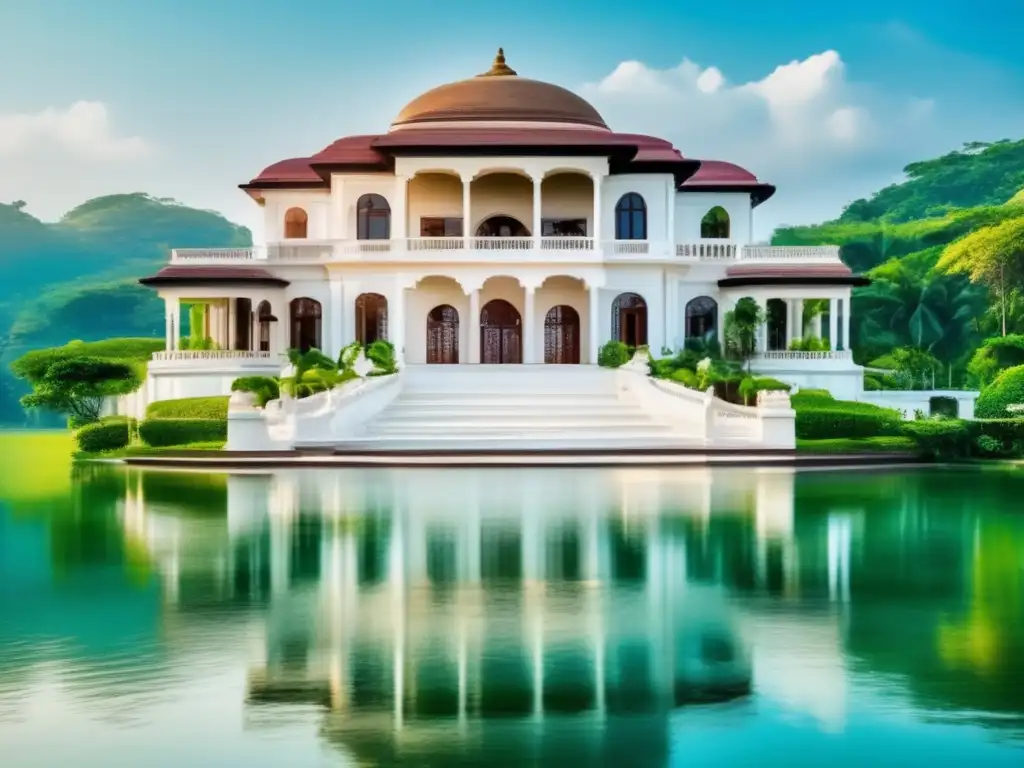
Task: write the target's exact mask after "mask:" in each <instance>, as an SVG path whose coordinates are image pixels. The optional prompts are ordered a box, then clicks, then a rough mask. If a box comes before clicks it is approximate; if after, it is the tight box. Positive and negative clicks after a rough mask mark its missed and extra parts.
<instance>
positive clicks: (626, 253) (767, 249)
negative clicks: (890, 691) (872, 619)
mask: <svg viewBox="0 0 1024 768" xmlns="http://www.w3.org/2000/svg"><path fill="white" fill-rule="evenodd" d="M481 257H483V258H485V259H486V260H487V261H489V262H498V263H500V262H502V261H506V262H510V263H512V262H515V263H521V262H531V261H537V262H548V261H558V262H581V263H593V262H623V261H624V262H658V263H679V262H684V263H720V264H738V263H743V264H765V263H767V264H778V265H782V264H834V263H839V261H840V258H839V246H835V245H821V246H773V245H740V244H738V243H734V242H731V241H721V240H704V241H697V242H692V243H675V244H672V243H669V242H666V241H658V240H605V241H597V240H596V239H595V238H592V237H539V238H538V237H410V238H404V239H395V240H317V241H313V240H293V241H286V242H281V243H270V244H268V245H265V246H254V247H250V248H179V249H176V250H173V251H171V263H172V264H183V265H196V266H201V265H233V264H241V263H253V262H257V263H271V264H322V263H326V262H332V263H345V262H369V263H373V262H389V261H403V262H434V261H449V262H472V261H477V260H479V259H480V258H481Z"/></svg>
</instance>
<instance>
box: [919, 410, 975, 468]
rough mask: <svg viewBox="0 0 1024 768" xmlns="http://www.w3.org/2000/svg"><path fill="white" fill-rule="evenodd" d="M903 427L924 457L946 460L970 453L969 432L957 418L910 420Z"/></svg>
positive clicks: (962, 456)
mask: <svg viewBox="0 0 1024 768" xmlns="http://www.w3.org/2000/svg"><path fill="white" fill-rule="evenodd" d="M903 429H904V432H905V434H907V435H909V436H910V437H912V438H914V442H915V443H916V444H917V449H918V452H919V453H920V454H921V456H922V457H924V458H928V459H940V460H943V461H948V460H952V459H963V458H967V457H968V456H969V455H970V453H971V443H972V439H971V432H970V430H969V429H968V427H967V424H966V423H965V422H963V421H960V420H959V419H943V420H936V421H928V420H924V421H911V422H907V423H906V424H904V426H903Z"/></svg>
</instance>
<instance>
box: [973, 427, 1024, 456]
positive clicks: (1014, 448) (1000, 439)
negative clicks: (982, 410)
mask: <svg viewBox="0 0 1024 768" xmlns="http://www.w3.org/2000/svg"><path fill="white" fill-rule="evenodd" d="M966 424H967V429H968V430H969V431H970V435H971V451H972V453H973V454H974V455H977V456H980V457H982V458H1009V457H1014V456H1024V419H978V420H976V421H968V422H966Z"/></svg>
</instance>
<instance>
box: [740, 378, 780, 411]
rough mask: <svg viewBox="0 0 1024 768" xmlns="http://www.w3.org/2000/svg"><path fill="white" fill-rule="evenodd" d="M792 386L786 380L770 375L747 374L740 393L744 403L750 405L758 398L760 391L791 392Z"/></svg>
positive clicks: (741, 383)
mask: <svg viewBox="0 0 1024 768" xmlns="http://www.w3.org/2000/svg"><path fill="white" fill-rule="evenodd" d="M789 390H790V386H789V384H786V383H785V382H782V381H779V380H778V379H773V378H770V377H768V376H747V377H746V378H745V379H743V381H741V382H740V388H739V393H740V397H742V398H743V402H744V404H747V405H749V404H750V402H751V401H753V400H756V399H757V393H758V392H789Z"/></svg>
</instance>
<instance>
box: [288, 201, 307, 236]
mask: <svg viewBox="0 0 1024 768" xmlns="http://www.w3.org/2000/svg"><path fill="white" fill-rule="evenodd" d="M308 224H309V217H308V216H307V215H306V212H305V211H304V210H302V209H301V208H289V209H288V210H287V211H286V212H285V214H284V239H285V240H294V239H296V238H305V237H307V234H306V231H307V226H308Z"/></svg>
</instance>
